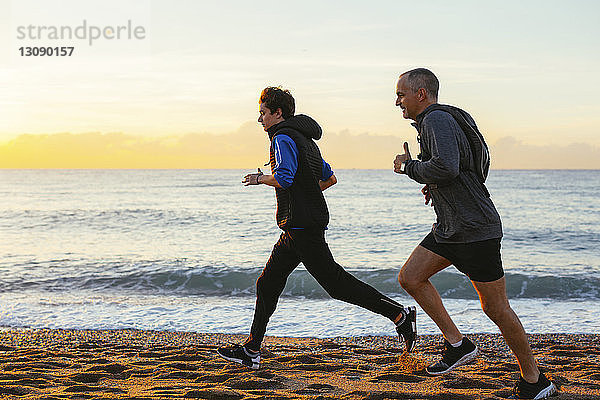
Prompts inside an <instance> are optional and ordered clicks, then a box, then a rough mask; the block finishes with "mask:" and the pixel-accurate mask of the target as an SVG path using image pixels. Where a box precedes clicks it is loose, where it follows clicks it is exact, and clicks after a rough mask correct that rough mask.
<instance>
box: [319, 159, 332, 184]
mask: <svg viewBox="0 0 600 400" xmlns="http://www.w3.org/2000/svg"><path fill="white" fill-rule="evenodd" d="M331 175H333V171H332V170H331V166H330V165H329V164H327V162H326V161H325V160H323V172H322V173H321V180H322V181H326V180H327V179H329V178H331Z"/></svg>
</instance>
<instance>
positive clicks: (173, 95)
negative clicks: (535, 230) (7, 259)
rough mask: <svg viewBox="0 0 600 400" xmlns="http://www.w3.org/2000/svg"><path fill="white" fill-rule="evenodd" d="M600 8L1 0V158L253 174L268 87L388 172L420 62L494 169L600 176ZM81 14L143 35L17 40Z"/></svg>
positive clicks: (332, 153)
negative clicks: (461, 112) (411, 75)
mask: <svg viewBox="0 0 600 400" xmlns="http://www.w3.org/2000/svg"><path fill="white" fill-rule="evenodd" d="M598 15H600V2H597V1H591V0H590V1H581V0H580V1H577V0H575V1H572V2H568V3H567V2H564V1H561V2H558V1H535V0H532V1H527V2H523V1H512V0H511V1H501V2H500V1H497V2H481V1H460V0H458V1H455V2H447V1H428V2H414V1H413V2H407V1H400V0H393V1H372V2H364V1H302V2H247V1H227V2H212V1H211V2H209V1H197V0H196V1H184V0H172V1H164V0H161V1H159V0H154V1H151V0H135V1H133V0H129V1H124V0H119V1H115V0H103V1H97V0H88V1H85V2H82V1H75V0H65V1H61V0H52V1H47V0H45V1H42V0H18V1H17V0H14V1H10V0H0V168H255V167H256V166H258V165H262V164H263V163H264V160H265V159H266V155H265V154H266V151H267V148H268V142H267V140H266V138H265V134H264V132H262V130H261V127H260V126H259V125H258V124H257V123H256V118H257V117H258V96H259V94H260V91H261V90H262V89H263V88H264V87H266V86H271V85H281V86H283V87H284V88H288V89H290V90H291V91H292V93H293V95H294V97H295V98H296V104H297V112H301V113H305V114H308V115H311V116H312V117H314V118H315V119H316V120H317V121H318V122H319V123H320V124H321V125H322V127H323V129H324V132H325V133H324V136H323V139H322V142H320V144H321V148H322V150H323V153H324V156H325V158H326V159H327V160H328V161H329V162H331V163H332V165H333V166H334V167H337V168H390V167H391V164H392V160H393V158H394V156H395V154H396V153H400V152H402V143H403V142H404V141H408V142H409V143H410V144H411V147H412V148H414V147H415V146H416V141H415V134H416V132H415V131H414V128H412V127H411V126H410V124H409V123H408V121H406V120H404V119H403V118H402V115H401V112H400V110H399V109H398V108H397V107H395V105H394V101H395V83H396V80H397V78H398V75H399V74H400V73H402V72H404V71H406V70H408V69H412V68H415V67H426V68H429V69H431V70H432V71H433V72H434V73H436V75H437V76H438V78H439V79H440V82H441V88H440V99H439V100H440V102H442V103H448V104H454V105H458V106H460V107H462V108H464V109H466V110H467V111H469V112H470V113H471V115H472V116H473V117H474V118H475V119H476V121H477V123H478V125H479V127H480V129H481V130H482V132H483V133H484V134H485V137H486V139H487V141H488V143H489V144H490V147H491V149H492V167H494V168H600V100H598V98H597V91H598V89H599V88H600V75H599V74H598V71H600V51H599V50H600V48H599V47H600V46H599V45H598V42H599V39H600V24H599V23H598ZM84 21H85V23H86V27H87V28H90V27H91V26H94V27H99V28H100V29H104V28H107V27H109V28H110V29H112V30H111V31H109V32H113V31H115V30H116V28H117V27H118V26H126V25H127V24H128V23H129V21H130V23H131V25H132V26H133V27H141V28H142V29H143V32H144V35H143V38H141V39H136V38H133V39H128V38H125V37H123V38H121V39H116V38H113V39H110V40H109V39H107V38H98V39H96V40H95V41H92V43H91V44H90V38H89V36H90V35H89V33H90V32H91V31H86V33H88V35H87V36H88V37H86V38H85V39H77V38H70V39H69V38H68V37H63V38H62V39H52V38H49V37H48V36H47V35H46V36H45V37H44V38H42V39H40V38H38V37H37V35H34V37H26V38H19V27H24V29H27V27H28V26H34V27H38V26H44V27H51V26H55V27H59V28H60V27H61V26H67V27H71V28H72V29H73V30H74V29H75V28H76V27H78V26H82V25H83V23H84ZM21 29H23V28H21ZM34 31H35V29H34ZM44 32H46V34H47V32H48V29H45V30H43V31H42V33H44ZM82 32H83V30H82ZM27 46H29V47H34V46H37V47H40V46H44V47H45V46H52V47H56V46H72V47H74V53H73V55H72V56H71V57H56V56H54V57H50V56H46V57H25V56H21V55H20V50H19V48H21V47H27Z"/></svg>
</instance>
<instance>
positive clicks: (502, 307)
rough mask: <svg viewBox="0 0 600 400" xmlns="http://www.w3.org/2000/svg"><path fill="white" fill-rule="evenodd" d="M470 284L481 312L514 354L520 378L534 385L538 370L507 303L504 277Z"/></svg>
mask: <svg viewBox="0 0 600 400" xmlns="http://www.w3.org/2000/svg"><path fill="white" fill-rule="evenodd" d="M472 282H473V286H474V287H475V289H476V290H477V293H478V294H479V300H480V301H481V307H482V308H483V311H484V312H485V314H486V315H487V316H488V317H489V318H490V319H491V320H492V321H493V322H494V323H495V324H496V325H498V328H500V332H502V336H504V340H506V344H507V345H508V347H510V349H511V350H512V352H513V353H514V354H515V357H516V358H517V361H518V363H519V368H520V369H521V376H522V377H523V378H524V379H525V380H526V381H527V382H529V383H536V382H537V381H538V378H539V376H540V370H539V369H538V367H537V364H536V362H535V359H534V357H533V353H532V352H531V347H530V346H529V341H528V340H527V335H526V334H525V329H523V325H522V324H521V321H520V320H519V317H518V316H517V314H515V312H514V311H513V309H512V308H511V307H510V304H509V303H508V298H507V297H506V282H505V279H504V277H502V278H500V279H498V280H496V281H493V282H475V281H472Z"/></svg>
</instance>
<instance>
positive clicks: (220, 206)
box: [0, 170, 600, 337]
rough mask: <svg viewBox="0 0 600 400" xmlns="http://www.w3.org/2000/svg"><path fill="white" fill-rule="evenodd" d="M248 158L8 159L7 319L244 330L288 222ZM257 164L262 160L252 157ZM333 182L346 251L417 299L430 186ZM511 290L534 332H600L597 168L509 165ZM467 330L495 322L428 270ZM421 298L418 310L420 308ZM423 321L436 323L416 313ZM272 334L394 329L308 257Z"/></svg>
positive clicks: (73, 325)
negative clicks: (254, 181) (413, 270)
mask: <svg viewBox="0 0 600 400" xmlns="http://www.w3.org/2000/svg"><path fill="white" fill-rule="evenodd" d="M247 172H249V171H242V170H0V274H1V278H0V327H2V328H3V329H7V328H11V329H14V328H61V329H143V330H168V331H193V332H206V333H241V334H245V333H247V332H248V330H249V327H250V324H251V321H252V313H253V309H254V302H255V297H254V296H255V288H254V284H255V281H256V279H257V278H258V276H259V275H260V272H261V270H262V268H263V266H264V264H265V262H266V261H267V259H268V257H269V254H270V251H271V249H272V246H273V244H274V243H275V242H276V240H277V238H278V236H279V234H280V231H279V229H278V228H277V226H276V224H275V218H274V207H275V196H274V191H273V190H272V189H271V188H268V187H266V186H260V187H245V186H243V185H241V183H240V182H241V178H242V176H243V175H244V174H245V173H247ZM250 172H251V171H250ZM336 176H337V177H338V180H339V182H338V184H337V185H335V186H333V187H332V188H330V189H328V190H327V191H326V192H325V194H326V198H327V201H328V204H329V209H330V214H331V221H330V224H329V229H328V230H327V233H326V236H327V240H328V243H329V246H330V248H331V250H332V253H333V255H334V257H335V258H336V261H337V262H338V263H340V264H341V265H343V266H344V267H345V268H346V269H347V270H348V271H350V272H351V273H352V274H354V275H356V276H357V277H358V278H359V279H362V280H364V281H366V282H368V283H369V284H371V285H373V286H374V287H376V288H377V289H379V290H380V291H381V292H383V293H385V294H387V295H388V296H390V297H392V298H394V299H396V300H397V301H399V302H400V303H403V304H405V305H416V303H415V301H414V300H412V298H410V296H408V295H407V294H406V293H405V292H404V291H403V290H402V289H401V288H400V286H399V285H398V283H397V280H396V277H397V274H398V271H399V270H400V268H401V266H402V264H403V262H404V261H405V260H406V258H407V257H408V256H409V254H410V253H411V251H412V249H413V248H414V247H415V246H416V245H417V244H418V243H419V242H420V240H421V239H422V238H423V237H424V236H425V235H426V234H427V233H428V231H429V230H430V229H431V224H432V222H434V220H435V214H434V212H433V209H431V208H430V207H428V206H425V205H424V204H423V199H422V195H421V194H420V185H419V184H416V183H415V182H412V181H410V180H409V179H407V178H406V177H403V176H399V175H397V174H394V173H393V172H392V171H391V170H390V171H384V170H337V171H336ZM487 185H488V188H489V190H490V192H491V193H492V199H493V201H494V203H495V204H496V207H497V208H498V211H499V212H500V215H501V216H502V220H503V224H504V233H505V236H504V239H503V241H502V256H503V263H504V268H505V272H506V279H507V290H508V294H509V298H510V302H511V305H512V306H513V308H514V309H515V311H516V312H517V314H518V315H519V316H520V318H521V320H522V322H523V325H524V326H525V329H526V331H527V332H529V333H558V332H561V333H598V332H599V331H600V313H599V312H598V311H599V310H600V250H599V249H600V200H599V199H600V171H598V170H593V171H521V170H515V171H498V170H492V171H491V173H490V177H489V179H488V184H487ZM432 282H433V283H434V285H435V286H436V288H437V289H438V291H439V292H440V293H441V294H442V298H443V299H444V303H445V305H446V307H447V308H448V310H449V312H450V314H451V315H452V316H453V318H454V319H455V322H456V323H457V325H458V327H459V328H460V329H461V330H462V331H463V332H464V333H469V332H478V333H483V332H489V333H497V332H499V331H498V328H497V327H496V326H495V325H494V324H493V323H491V322H490V321H489V320H488V319H487V318H486V317H485V315H484V314H483V312H482V311H481V309H480V305H479V302H478V300H477V295H476V293H475V291H474V289H473V287H472V285H471V284H470V282H469V281H468V279H466V278H465V277H464V276H463V275H461V274H460V273H458V271H457V270H456V269H454V267H450V268H448V269H447V270H445V271H444V272H442V273H440V274H439V275H437V276H435V277H434V278H433V279H432ZM419 311H420V310H419ZM417 322H418V327H419V333H423V334H427V333H439V332H438V330H437V328H436V327H435V325H434V324H433V322H432V321H431V320H430V319H429V318H428V317H427V316H426V315H425V314H424V313H423V312H420V313H419V314H418V317H417ZM267 334H268V335H276V336H296V337H336V336H356V335H361V336H365V335H393V334H394V330H393V327H392V324H391V323H390V322H389V321H388V320H387V319H385V318H384V317H381V316H379V315H376V314H372V313H370V312H369V311H366V310H363V309H361V308H359V307H356V306H353V305H349V304H345V303H342V302H339V301H336V300H332V299H330V298H329V297H328V295H327V294H326V293H325V292H324V290H323V289H321V288H320V287H319V286H318V284H317V283H316V282H315V281H314V279H313V278H312V277H311V276H310V275H309V274H308V273H307V272H306V270H305V269H304V268H303V267H302V266H300V267H299V268H298V269H297V270H296V271H295V272H294V273H293V274H292V275H291V276H290V278H289V280H288V283H287V286H286V288H285V290H284V293H283V295H282V297H281V299H280V301H279V306H278V309H277V311H276V313H275V314H274V315H273V317H272V319H271V323H270V325H269V328H268V330H267Z"/></svg>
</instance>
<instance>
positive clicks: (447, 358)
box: [425, 336, 477, 375]
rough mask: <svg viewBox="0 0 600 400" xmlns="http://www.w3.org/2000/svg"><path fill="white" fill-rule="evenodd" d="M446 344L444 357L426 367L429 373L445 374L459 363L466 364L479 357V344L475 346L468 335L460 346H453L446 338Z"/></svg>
mask: <svg viewBox="0 0 600 400" xmlns="http://www.w3.org/2000/svg"><path fill="white" fill-rule="evenodd" d="M444 346H445V349H444V355H443V356H442V359H441V360H440V361H438V362H436V363H434V364H431V365H430V366H429V367H427V368H425V370H426V371H427V373H428V374H429V375H442V374H445V373H447V372H450V371H452V370H453V369H454V368H456V367H458V366H459V365H463V364H466V363H468V362H469V361H471V360H473V359H474V358H475V357H477V346H475V345H474V344H473V342H471V341H470V340H469V338H467V337H466V336H464V337H463V339H462V344H461V345H460V346H458V347H454V346H452V345H451V344H450V343H449V342H448V341H447V340H445V339H444Z"/></svg>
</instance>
